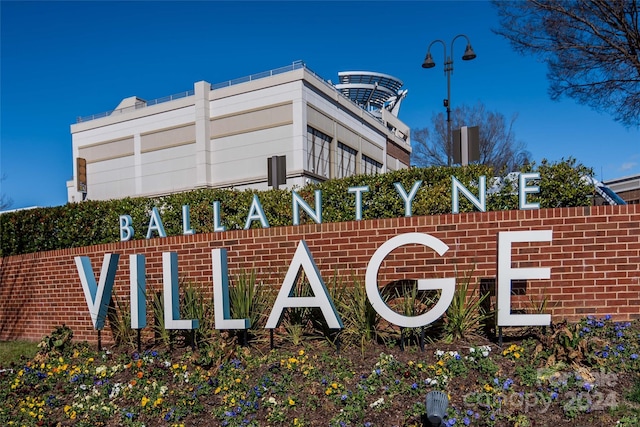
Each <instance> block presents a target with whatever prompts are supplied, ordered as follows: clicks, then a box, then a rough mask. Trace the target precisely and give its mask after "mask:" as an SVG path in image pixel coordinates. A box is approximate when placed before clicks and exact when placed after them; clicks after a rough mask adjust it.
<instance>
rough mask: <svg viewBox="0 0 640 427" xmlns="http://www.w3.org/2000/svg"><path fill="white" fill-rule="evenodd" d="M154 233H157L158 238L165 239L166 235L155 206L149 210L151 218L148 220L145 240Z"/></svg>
mask: <svg viewBox="0 0 640 427" xmlns="http://www.w3.org/2000/svg"><path fill="white" fill-rule="evenodd" d="M154 231H157V232H158V236H159V237H167V233H166V232H165V231H164V225H162V219H161V218H160V213H159V212H158V208H156V207H155V206H154V207H153V209H151V218H149V229H148V230H147V239H150V238H151V235H152V234H153V232H154Z"/></svg>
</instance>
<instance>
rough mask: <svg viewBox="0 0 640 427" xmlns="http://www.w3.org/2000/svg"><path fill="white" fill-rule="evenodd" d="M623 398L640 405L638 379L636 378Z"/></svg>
mask: <svg viewBox="0 0 640 427" xmlns="http://www.w3.org/2000/svg"><path fill="white" fill-rule="evenodd" d="M624 397H625V398H626V399H627V400H629V401H631V402H633V403H640V377H637V378H636V380H635V382H634V383H633V386H632V387H631V389H630V390H629V391H628V392H627V393H626V394H625V395H624Z"/></svg>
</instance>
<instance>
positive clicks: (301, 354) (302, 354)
mask: <svg viewBox="0 0 640 427" xmlns="http://www.w3.org/2000/svg"><path fill="white" fill-rule="evenodd" d="M298 356H304V350H300V351H299V352H298ZM296 420H297V418H296Z"/></svg>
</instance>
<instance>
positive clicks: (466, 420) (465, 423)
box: [462, 417, 471, 426]
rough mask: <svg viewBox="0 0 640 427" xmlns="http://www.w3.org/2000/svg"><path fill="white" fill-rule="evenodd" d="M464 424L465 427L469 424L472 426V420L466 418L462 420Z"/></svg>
mask: <svg viewBox="0 0 640 427" xmlns="http://www.w3.org/2000/svg"><path fill="white" fill-rule="evenodd" d="M462 422H463V423H464V425H466V426H468V425H469V424H471V420H470V419H469V418H468V417H464V418H463V419H462Z"/></svg>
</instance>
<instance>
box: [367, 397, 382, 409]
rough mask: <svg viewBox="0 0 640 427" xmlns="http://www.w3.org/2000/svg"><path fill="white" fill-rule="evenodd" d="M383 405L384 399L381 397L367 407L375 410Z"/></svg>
mask: <svg viewBox="0 0 640 427" xmlns="http://www.w3.org/2000/svg"><path fill="white" fill-rule="evenodd" d="M383 403H384V397H381V398H380V399H378V400H376V401H375V402H373V403H371V405H369V408H377V407H378V406H380V405H382V404H383Z"/></svg>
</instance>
